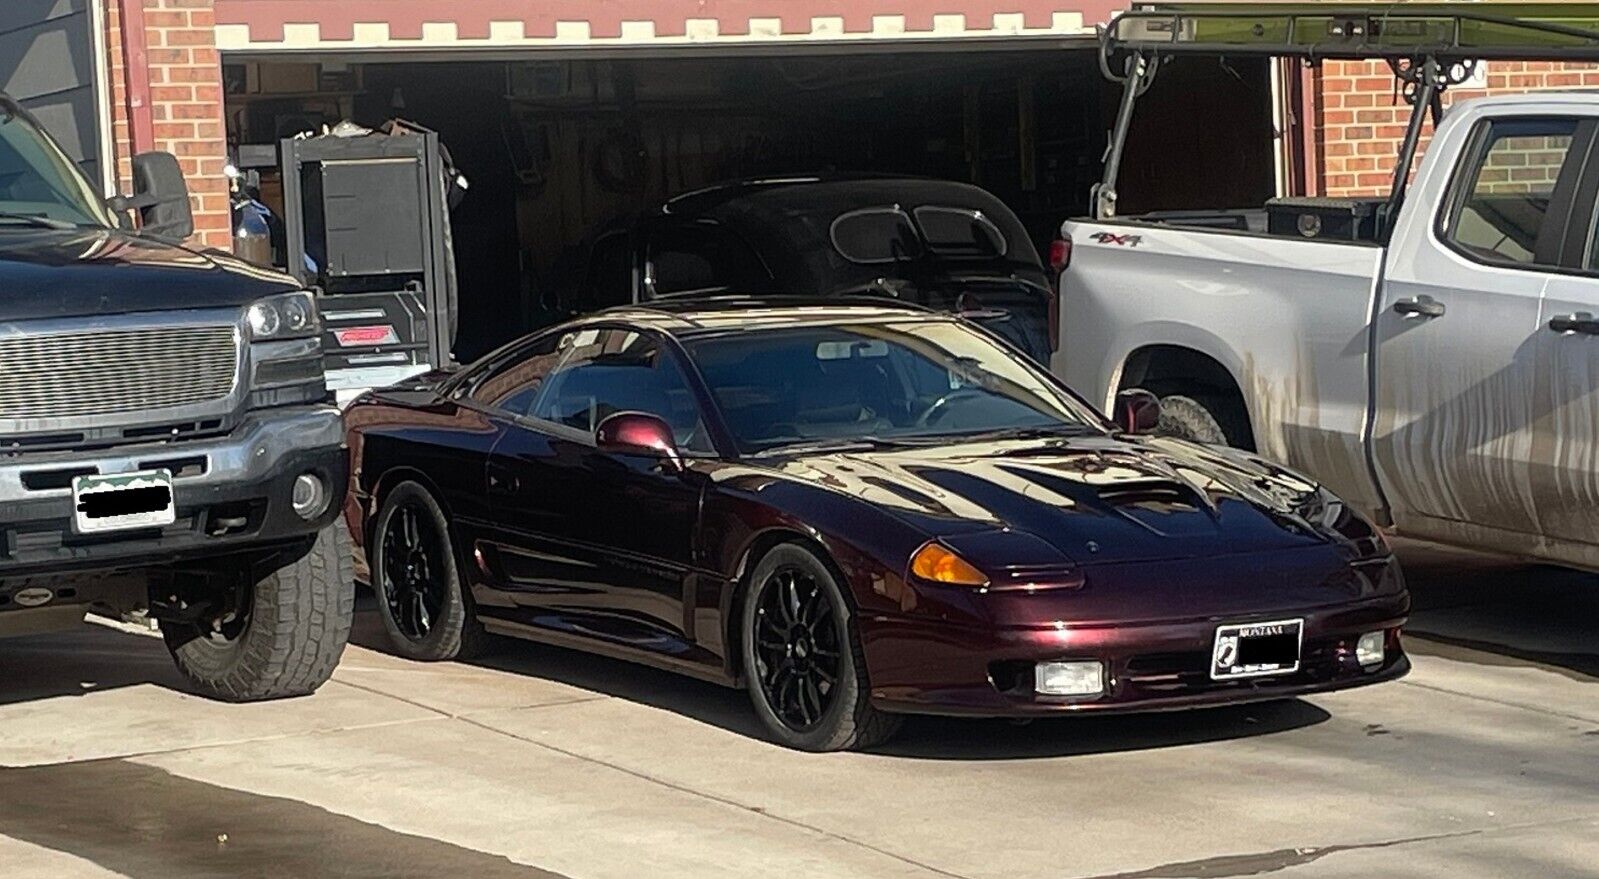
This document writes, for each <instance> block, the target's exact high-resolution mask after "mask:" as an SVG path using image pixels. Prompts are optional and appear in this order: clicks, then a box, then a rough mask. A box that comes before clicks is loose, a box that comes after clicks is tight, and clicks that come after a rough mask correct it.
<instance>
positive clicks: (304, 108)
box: [223, 39, 1276, 361]
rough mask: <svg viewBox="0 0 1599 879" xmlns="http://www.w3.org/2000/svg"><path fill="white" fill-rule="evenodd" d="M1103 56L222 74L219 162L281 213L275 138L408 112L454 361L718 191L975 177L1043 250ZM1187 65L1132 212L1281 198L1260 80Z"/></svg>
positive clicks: (461, 64)
mask: <svg viewBox="0 0 1599 879" xmlns="http://www.w3.org/2000/svg"><path fill="white" fill-rule="evenodd" d="M1095 45H1096V44H1095V43H1094V42H1093V40H1092V39H1086V40H1081V41H1062V40H1050V41H1047V42H1043V41H1041V42H1039V43H1037V44H1035V45H1033V46H1031V47H1016V46H1014V45H1005V46H997V45H993V44H982V45H974V46H972V47H971V48H968V49H960V50H956V49H951V48H948V47H945V48H940V49H936V50H934V49H926V50H920V51H905V50H903V48H901V50H899V51H895V52H885V51H882V50H875V51H874V50H870V49H864V48H863V49H861V50H857V51H851V52H848V53H844V54H841V53H839V52H837V51H835V52H833V53H831V54H810V55H805V54H794V53H779V52H771V51H767V52H763V53H761V54H726V53H724V54H717V55H714V56H706V55H700V56H696V57H690V56H682V55H679V56H675V57H674V56H666V55H656V56H642V55H638V54H625V55H615V56H612V57H609V58H601V59H594V60H590V59H589V58H585V59H583V60H572V59H571V58H570V56H567V57H561V56H541V57H537V58H526V59H525V60H524V59H517V60H409V59H405V58H403V57H386V56H383V55H374V54H365V55H356V54H352V55H349V56H346V57H318V58H314V59H312V58H282V57H277V58H261V59H257V58H256V57H254V56H224V59H223V61H224V80H225V83H226V85H225V89H226V97H225V100H226V109H227V114H226V118H227V124H228V138H229V142H230V146H231V147H232V149H233V150H234V154H235V156H236V157H240V158H241V159H242V160H243V163H244V164H246V165H249V164H255V165H257V166H259V168H258V170H259V171H260V172H261V178H262V184H261V200H262V201H263V202H264V203H265V204H266V205H267V206H268V207H270V208H271V209H272V210H273V211H274V212H277V213H279V214H280V215H281V212H282V209H283V206H282V185H281V180H279V179H277V177H278V172H277V171H276V170H275V166H276V162H277V160H276V158H275V155H276V153H275V150H274V149H273V147H274V145H275V144H276V142H277V141H279V140H280V139H282V138H284V137H291V136H294V135H295V134H298V133H300V132H302V131H310V130H320V129H321V127H322V126H324V125H332V124H335V123H337V122H339V121H341V120H344V119H349V120H353V121H355V122H357V123H359V124H362V125H365V126H376V125H378V124H380V123H382V122H383V121H385V120H387V119H390V118H394V117H400V118H404V119H408V120H411V121H413V122H416V123H419V124H421V125H424V126H426V127H429V128H432V129H434V130H436V131H438V132H439V134H440V139H441V142H442V143H443V144H444V145H445V146H446V147H447V148H448V150H449V151H450V153H451V155H452V156H453V158H454V161H455V163H456V165H457V166H458V167H459V169H460V170H461V171H462V172H463V173H464V174H465V175H466V176H467V178H468V180H469V182H470V188H469V190H468V192H467V194H466V197H465V198H464V199H462V200H461V201H460V203H459V205H458V206H457V207H456V209H455V210H454V212H453V213H452V218H451V223H452V226H453V232H454V235H453V237H454V248H455V254H456V261H457V271H458V273H459V287H460V291H461V292H460V327H459V332H458V336H457V343H456V352H455V353H456V356H457V358H458V359H460V360H463V361H464V360H470V359H471V358H473V357H475V356H476V355H478V354H480V353H482V352H484V351H486V350H489V349H490V348H492V347H493V346H495V345H496V344H498V343H500V342H503V341H505V340H506V339H507V338H510V337H511V336H514V335H515V334H517V333H520V332H523V331H526V330H528V329H532V328H535V327H537V326H540V325H543V324H546V323H548V322H550V321H551V320H553V319H555V317H557V315H556V314H555V313H554V310H553V309H552V308H551V307H550V306H551V305H552V304H553V300H552V296H551V291H552V290H553V289H554V288H555V286H556V285H557V284H558V283H559V279H560V277H561V275H562V273H563V272H569V271H573V270H576V267H578V266H580V265H581V259H582V257H581V245H582V243H583V241H584V240H585V237H586V236H588V235H589V233H591V232H592V231H593V230H594V229H595V228H596V227H597V226H599V225H601V224H604V223H606V222H608V221H611V220H614V219H616V218H618V217H622V216H625V215H627V214H629V213H631V212H636V211H640V210H644V209H647V208H649V207H651V206H652V205H656V204H659V203H660V202H661V201H663V200H664V199H666V198H668V197H670V196H672V195H674V194H678V193H682V192H685V191H689V190H693V189H696V188H699V187H703V186H706V185H709V184H713V183H716V182H719V181H727V180H735V179H740V178H748V177H762V176H773V175H793V174H813V173H835V174H859V173H875V174H910V175H919V176H927V177H936V178H944V179H951V180H958V181H966V182H972V183H976V184H978V185H980V186H982V187H984V188H986V189H988V190H989V191H991V192H993V193H994V194H995V195H997V196H998V197H999V198H1000V199H1002V200H1003V201H1004V202H1005V203H1006V204H1007V205H1009V206H1010V207H1011V208H1012V209H1013V210H1014V211H1015V212H1016V213H1017V214H1018V215H1019V216H1020V217H1021V219H1022V220H1023V222H1024V223H1025V225H1026V226H1027V229H1028V231H1029V232H1030V234H1031V235H1032V237H1033V238H1034V239H1035V244H1037V245H1038V247H1039V251H1040V252H1041V253H1042V252H1045V250H1046V248H1047V244H1048V242H1049V241H1050V239H1051V238H1052V237H1053V236H1054V234H1055V231H1056V230H1057V229H1058V228H1059V225H1060V222H1061V220H1063V219H1064V218H1066V217H1069V216H1073V215H1077V214H1081V213H1083V212H1085V211H1086V209H1087V206H1088V192H1089V188H1090V186H1091V185H1092V184H1093V183H1094V182H1095V181H1096V180H1097V179H1098V178H1099V175H1100V170H1101V162H1102V159H1103V153H1104V150H1105V145H1106V139H1107V131H1108V129H1109V128H1110V125H1111V122H1112V119H1113V117H1114V113H1115V109H1116V104H1117V100H1118V99H1119V97H1120V90H1119V88H1118V87H1116V86H1114V85H1112V84H1110V83H1108V82H1106V81H1105V80H1104V79H1103V78H1102V76H1101V74H1100V71H1099V67H1098V56H1097V52H1096V49H1095ZM1193 66H1194V67H1195V69H1192V70H1185V71H1183V72H1182V74H1181V75H1180V76H1178V75H1171V76H1163V77H1162V78H1161V79H1160V80H1158V81H1157V82H1156V84H1155V86H1154V88H1153V89H1152V90H1151V92H1150V93H1149V94H1148V95H1146V96H1145V97H1144V98H1143V99H1142V100H1141V101H1140V105H1139V113H1138V117H1137V120H1138V121H1137V126H1138V127H1137V129H1135V132H1134V135H1133V137H1131V138H1130V142H1131V143H1132V144H1133V146H1132V147H1131V148H1130V150H1129V153H1128V155H1127V157H1126V159H1125V165H1124V171H1123V174H1122V180H1123V185H1122V191H1123V193H1124V198H1123V203H1122V207H1123V210H1125V211H1138V210H1151V209H1177V208H1186V207H1194V208H1198V207H1215V206H1216V205H1258V204H1260V203H1261V202H1262V200H1264V199H1265V198H1267V197H1269V196H1271V195H1274V194H1276V193H1275V191H1274V180H1275V171H1274V160H1273V136H1272V135H1273V128H1272V105H1273V104H1272V88H1271V78H1270V76H1269V73H1268V66H1267V64H1266V63H1264V62H1260V61H1249V60H1240V61H1237V62H1234V63H1230V64H1228V65H1217V64H1210V65H1203V66H1201V65H1193ZM1196 95H1203V96H1205V104H1204V111H1203V112H1202V113H1201V112H1195V110H1194V108H1193V105H1192V101H1193V99H1194V96H1196ZM1151 129H1155V130H1154V131H1151ZM1175 144H1183V145H1184V148H1182V149H1172V148H1171V147H1172V146H1173V145H1175ZM1152 193H1160V196H1161V197H1160V200H1159V202H1158V203H1157V202H1155V201H1153V200H1151V199H1150V197H1149V196H1150V194H1152ZM279 256H280V258H281V254H280V255H279Z"/></svg>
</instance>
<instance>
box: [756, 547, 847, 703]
mask: <svg viewBox="0 0 1599 879" xmlns="http://www.w3.org/2000/svg"><path fill="white" fill-rule="evenodd" d="M757 602H758V606H757V608H756V611H755V624H754V626H752V629H753V631H751V632H750V635H749V637H750V638H751V639H752V641H753V646H754V651H753V652H754V654H755V669H754V671H755V672H756V674H757V680H759V681H760V684H761V690H762V692H763V693H764V694H765V696H766V704H767V706H768V707H769V708H771V710H772V713H773V714H775V715H776V716H777V718H778V719H779V720H781V721H782V722H783V724H784V725H785V726H788V727H791V728H793V729H795V730H797V731H804V730H807V729H809V728H812V727H814V726H815V725H816V724H818V723H820V722H821V721H822V718H823V717H825V716H826V714H827V711H828V708H829V707H830V706H831V704H832V701H833V696H834V693H835V691H836V690H837V684H838V679H839V664H840V659H841V656H842V653H841V651H840V649H839V646H838V645H839V640H840V634H839V631H838V621H837V616H836V611H835V609H834V607H833V601H832V599H831V598H830V597H829V593H828V590H827V589H826V588H825V587H824V586H823V585H822V584H821V583H820V582H819V581H818V580H817V579H816V578H814V577H812V576H810V575H809V574H808V573H806V572H805V571H803V570H799V569H786V570H782V569H780V570H778V571H777V572H775V573H774V574H773V575H772V576H771V577H769V578H768V579H767V580H766V582H765V584H764V587H763V588H762V589H761V591H760V594H759V598H758V599H757Z"/></svg>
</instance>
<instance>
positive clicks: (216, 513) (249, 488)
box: [0, 406, 349, 585]
mask: <svg viewBox="0 0 1599 879" xmlns="http://www.w3.org/2000/svg"><path fill="white" fill-rule="evenodd" d="M156 469H165V470H169V471H170V472H171V473H172V474H173V487H172V492H173V500H174V503H175V506H176V509H177V521H176V522H174V523H173V524H171V525H168V526H165V527H162V528H153V529H144V530H137V531H126V532H117V533H111V534H100V535H81V534H77V533H75V530H74V527H73V497H72V489H71V481H72V477H73V476H74V475H79V474H84V473H98V474H101V475H106V474H115V473H127V472H134V471H140V470H156ZM302 473H314V474H317V475H318V476H320V477H321V478H322V479H323V480H324V484H325V487H326V489H327V492H328V495H329V497H328V504H327V509H326V510H324V511H323V512H322V513H321V514H320V515H318V516H316V517H314V518H313V519H311V520H306V519H303V518H301V517H300V516H299V515H298V514H297V513H295V511H294V510H293V508H292V506H291V503H290V498H291V496H292V491H293V485H294V480H295V479H296V477H298V476H299V475H300V474H302ZM348 476H349V462H348V459H347V455H346V453H345V449H344V429H343V425H342V423H341V420H340V415H339V411H338V410H337V409H335V408H334V407H332V406H304V407H292V408H284V409H274V410H265V411H261V412H257V413H253V414H251V415H249V416H248V417H246V418H245V420H244V421H243V422H242V423H241V424H239V426H238V427H237V428H235V429H234V430H233V431H232V432H231V433H229V434H228V435H226V436H220V437H215V438H210V439H194V440H188V441H185V442H180V443H152V444H141V445H131V446H119V447H115V448H110V449H103V450H97V451H85V452H72V453H54V454H48V455H44V454H41V455H35V456H18V457H15V458H0V585H4V584H5V583H7V582H12V583H15V582H17V581H23V580H26V579H27V578H30V577H36V576H40V575H44V574H49V575H58V574H62V573H76V572H95V571H106V570H129V569H136V568H148V567H154V566H160V565H171V564H174V563H180V562H184V561H189V560H194V559H202V558H208V557H212V556H222V555H232V554H235V553H241V552H248V551H251V550H255V549H257V548H274V547H281V546H283V545H285V544H289V543H294V542H296V541H299V540H303V539H305V538H307V537H309V536H311V535H314V534H316V533H317V532H318V531H320V530H321V529H322V528H324V527H326V526H327V525H328V524H329V523H331V522H332V521H333V520H334V519H335V518H336V517H337V516H338V515H339V513H340V512H341V511H342V508H343V499H344V492H345V491H346V489H347V487H348V481H349V478H348Z"/></svg>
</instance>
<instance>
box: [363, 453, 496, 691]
mask: <svg viewBox="0 0 1599 879" xmlns="http://www.w3.org/2000/svg"><path fill="white" fill-rule="evenodd" d="M406 506H411V507H412V508H413V509H415V510H417V511H418V512H419V514H421V515H425V516H427V517H428V518H429V519H430V520H432V523H433V527H434V528H435V529H437V532H438V533H439V534H440V535H443V538H444V543H445V546H446V550H445V551H444V552H443V554H442V555H443V558H442V559H441V560H440V565H441V567H442V568H443V569H444V570H443V573H444V578H445V583H444V591H445V595H444V605H443V608H442V609H441V611H440V613H439V615H438V616H437V618H435V619H434V620H433V625H432V627H431V628H430V629H429V631H428V633H427V636H426V637H425V638H422V639H420V640H417V639H414V638H411V637H408V636H407V635H406V634H405V633H404V632H403V631H402V630H401V627H400V624H399V622H398V621H397V620H395V618H394V614H393V611H392V609H391V608H390V607H389V602H388V599H387V597H386V595H385V592H384V587H383V577H384V575H385V572H384V569H383V564H384V561H383V539H384V535H385V533H386V531H387V529H388V528H389V527H391V525H393V520H394V517H395V515H396V514H397V513H398V512H399V511H400V510H401V509H402V508H403V507H406ZM367 570H368V571H370V572H371V573H372V577H371V579H372V591H373V593H374V594H375V595H376V596H377V605H378V616H379V617H380V618H381V619H382V620H383V629H384V631H386V632H387V633H388V635H389V646H390V647H392V648H393V650H394V652H395V653H396V654H398V655H400V656H403V657H405V658H407V659H414V660H417V661H419V662H444V661H448V660H452V659H472V658H474V657H477V656H481V655H483V654H484V653H486V652H487V651H488V649H489V647H490V646H491V643H492V641H491V636H490V635H489V634H488V633H487V632H485V631H484V629H483V624H482V623H481V622H480V621H479V620H478V618H477V613H476V610H475V608H474V606H473V604H472V596H471V593H470V591H469V590H468V589H467V588H466V586H465V581H464V580H463V579H462V577H461V563H460V559H459V558H457V557H456V553H455V539H454V536H453V534H452V533H451V531H450V522H449V517H447V516H445V515H444V509H443V508H442V507H440V506H439V502H438V501H437V500H436V499H435V498H434V497H433V494H432V493H431V492H429V491H428V490H427V489H426V488H424V487H423V486H422V485H421V484H420V483H416V482H410V481H407V482H402V483H400V484H399V485H396V486H395V487H394V488H393V489H392V490H391V491H389V493H388V494H387V495H386V496H384V498H383V504H382V506H381V507H380V508H379V509H378V515H377V520H376V522H375V523H374V525H373V528H372V540H371V541H369V542H368V544H367Z"/></svg>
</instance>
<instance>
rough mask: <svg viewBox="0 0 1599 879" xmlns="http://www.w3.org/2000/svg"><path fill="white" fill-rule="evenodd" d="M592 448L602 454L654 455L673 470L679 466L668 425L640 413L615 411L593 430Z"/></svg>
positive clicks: (680, 457) (675, 443) (679, 459)
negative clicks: (669, 463) (666, 462)
mask: <svg viewBox="0 0 1599 879" xmlns="http://www.w3.org/2000/svg"><path fill="white" fill-rule="evenodd" d="M594 445H595V446H596V447H597V448H598V449H599V450H600V451H602V452H609V453H612V454H617V455H637V454H644V455H656V456H659V457H660V458H661V459H662V460H664V461H669V462H671V464H672V466H673V467H677V468H681V467H682V466H683V456H682V455H681V454H680V453H679V452H678V450H677V442H676V441H675V440H673V439H672V428H671V426H670V425H668V424H667V423H666V422H664V421H662V420H661V419H659V418H656V417H655V416H654V415H648V414H645V413H643V412H618V413H616V414H615V415H612V416H611V417H609V418H607V419H605V420H604V421H602V422H600V426H599V428H597V429H596V430H595V431H594Z"/></svg>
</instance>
